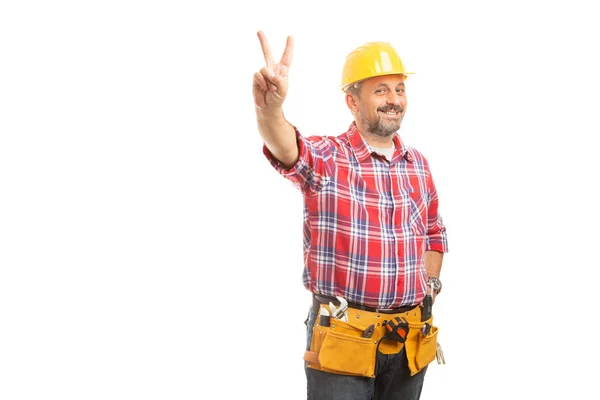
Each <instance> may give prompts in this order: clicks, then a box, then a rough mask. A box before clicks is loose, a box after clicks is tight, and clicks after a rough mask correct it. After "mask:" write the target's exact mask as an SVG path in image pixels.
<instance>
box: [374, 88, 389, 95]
mask: <svg viewBox="0 0 600 400" xmlns="http://www.w3.org/2000/svg"><path fill="white" fill-rule="evenodd" d="M386 91H387V90H386V89H375V94H384V93H385V92H386Z"/></svg>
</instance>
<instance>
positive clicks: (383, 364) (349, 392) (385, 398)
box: [304, 308, 427, 400]
mask: <svg viewBox="0 0 600 400" xmlns="http://www.w3.org/2000/svg"><path fill="white" fill-rule="evenodd" d="M316 318H317V310H313V309H312V308H311V310H310V312H309V314H308V318H307V320H306V321H305V323H306V328H307V334H306V337H307V343H306V350H309V349H310V341H311V338H312V329H313V325H314V324H315V320H316ZM304 369H305V371H306V383H307V398H308V400H418V399H419V398H420V397H421V390H422V388H423V380H424V378H425V372H426V371H427V368H425V369H423V370H422V371H420V372H419V373H418V374H416V375H414V376H410V370H409V369H408V362H407V360H406V353H405V351H404V348H402V350H401V351H400V353H398V354H381V353H379V352H378V353H377V369H376V371H375V374H376V377H375V378H366V377H360V376H348V375H338V374H331V373H328V372H323V371H318V370H315V369H312V368H308V367H306V363H305V367H304Z"/></svg>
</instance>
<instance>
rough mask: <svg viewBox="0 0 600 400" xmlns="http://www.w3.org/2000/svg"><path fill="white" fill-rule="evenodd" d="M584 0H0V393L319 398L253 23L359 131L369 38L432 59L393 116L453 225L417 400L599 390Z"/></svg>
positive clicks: (318, 120)
mask: <svg viewBox="0 0 600 400" xmlns="http://www.w3.org/2000/svg"><path fill="white" fill-rule="evenodd" d="M592 3H593V2H585V1H568V2H567V1H562V2H557V1H544V2H542V1H540V2H533V1H498V2H482V1H470V2H467V1H451V2H449V1H439V2H425V1H421V2H417V1H412V2H408V1H396V2H371V3H369V2H365V1H362V2H358V1H343V2H341V1H340V2H327V1H303V2H295V3H288V2H285V1H265V0H258V1H248V2H241V1H239V2H219V3H214V4H210V5H203V4H202V3H201V2H197V1H168V2H167V1H130V0H121V1H102V2H100V1H97V2H91V1H88V2H77V1H54V2H41V1H38V2H33V1H19V2H17V1H6V2H3V3H2V5H1V6H0V58H1V62H0V69H1V74H0V102H1V103H0V107H1V108H0V134H1V137H0V268H1V270H0V271H1V272H0V398H1V399H3V400H16V399H50V398H52V399H61V400H66V399H78V400H79V399H86V400H87V399H179V400H183V399H207V398H218V399H237V398H261V399H303V398H305V378H304V372H303V369H302V355H303V348H304V334H305V332H304V325H303V321H304V319H305V317H306V313H307V311H308V306H309V299H310V298H309V295H308V293H307V292H306V291H305V290H304V287H303V286H302V283H301V272H302V253H301V233H302V232H301V218H302V200H301V197H300V193H299V192H297V191H296V190H295V189H294V188H293V187H292V186H291V184H289V183H288V182H287V181H285V179H283V178H282V177H280V176H278V175H277V174H276V173H275V172H274V170H273V169H272V168H271V167H270V166H269V165H268V163H267V161H266V159H265V158H264V156H263V155H262V150H261V146H262V144H261V141H260V137H259V134H258V132H257V129H256V122H255V118H254V107H253V101H252V95H251V82H252V74H253V73H254V72H255V71H257V70H258V69H260V68H261V67H262V65H263V63H264V61H263V59H262V53H261V50H260V45H259V42H258V39H257V37H256V31H258V30H264V32H265V33H266V34H267V36H268V37H269V39H270V41H271V44H272V46H273V50H274V53H275V54H276V56H277V57H279V56H280V55H281V53H282V51H283V47H284V44H285V38H286V36H287V35H293V36H294V37H295V39H296V48H295V53H294V59H293V62H292V68H291V71H290V92H289V97H288V99H287V101H286V104H285V113H286V116H287V118H288V119H289V120H290V121H291V122H293V123H294V124H295V125H297V126H298V127H299V129H300V130H301V131H302V132H303V134H305V135H310V134H328V135H337V134H339V133H342V132H343V131H344V130H345V129H346V128H347V126H348V125H349V124H350V122H351V115H350V113H349V111H348V110H347V109H346V107H345V104H344V101H343V95H342V93H341V91H340V90H339V82H340V71H341V67H342V64H343V61H344V58H345V56H346V54H347V53H348V52H350V51H351V50H352V49H353V48H355V47H357V46H359V45H361V44H363V43H364V42H367V41H371V40H382V41H389V42H391V43H392V44H393V45H394V46H395V47H396V49H397V50H398V52H399V53H400V55H401V57H402V58H403V61H404V63H405V65H406V67H407V68H408V69H411V70H414V71H416V72H417V75H415V76H414V77H411V78H409V80H408V81H407V95H408V99H409V106H408V113H407V116H406V118H405V120H404V123H403V126H402V129H401V134H402V137H403V139H404V140H405V141H406V142H407V143H408V144H411V145H413V146H415V147H416V148H418V149H419V150H421V151H422V152H423V153H424V154H425V155H426V156H427V158H428V159H429V161H430V164H431V168H432V172H433V174H434V178H435V180H436V184H437V187H438V192H439V195H440V202H441V203H440V207H441V212H442V215H443V217H444V221H445V223H446V225H447V229H448V234H449V244H450V253H448V254H447V256H446V258H445V261H444V266H443V269H442V280H443V282H444V291H443V293H442V295H440V297H439V298H438V301H437V302H436V305H435V307H434V312H435V314H436V321H437V324H438V326H439V327H440V337H439V341H440V343H441V344H442V345H443V348H444V352H445V355H446V362H447V364H445V365H437V364H436V363H435V362H434V363H433V364H432V365H431V366H430V368H429V372H428V374H427V377H426V383H425V388H424V391H423V396H422V398H423V399H441V398H444V399H504V398H515V399H527V398H580V399H592V398H599V397H598V391H597V390H596V389H597V388H596V385H595V381H594V380H595V379H596V373H595V372H594V371H595V370H596V371H597V365H596V357H598V350H597V349H596V346H595V333H596V327H597V321H598V318H597V305H598V304H597V300H596V297H595V296H594V295H593V293H594V292H595V291H596V288H597V282H596V281H594V277H595V276H597V271H598V267H599V266H600V265H599V264H600V263H599V261H598V256H597V254H598V239H597V238H598V233H597V232H598V225H599V222H600V221H599V219H598V216H597V204H598V200H599V199H598V195H597V194H596V191H597V188H598V177H597V176H596V175H597V172H598V167H597V159H598V157H597V151H596V149H595V145H593V144H592V143H595V140H596V137H597V136H598V133H600V129H599V126H600V124H599V123H598V120H597V118H598V108H599V106H600V102H599V101H598V93H599V89H600V80H599V73H598V71H600V63H599V61H598V58H597V54H598V43H597V40H598V37H600V29H599V27H598V24H597V20H596V17H595V14H594V12H593V10H592V8H591V6H590V5H591V4H592ZM368 4H370V5H368ZM209 393H212V394H210V395H209Z"/></svg>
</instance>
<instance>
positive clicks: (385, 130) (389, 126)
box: [361, 105, 404, 138]
mask: <svg viewBox="0 0 600 400" xmlns="http://www.w3.org/2000/svg"><path fill="white" fill-rule="evenodd" d="M377 111H378V113H377V115H376V116H375V117H374V118H369V117H367V116H366V113H364V112H363V113H361V122H362V124H363V126H364V127H365V128H366V130H367V131H368V132H369V133H371V134H373V135H375V136H378V137H381V138H389V137H390V136H392V135H393V134H394V133H396V132H398V130H399V129H400V122H402V114H400V118H399V119H398V120H394V121H386V120H385V119H384V117H382V116H381V115H379V111H381V112H384V113H386V112H389V111H396V112H399V113H402V112H403V111H404V109H403V108H402V106H391V105H388V106H386V107H379V108H378V109H377Z"/></svg>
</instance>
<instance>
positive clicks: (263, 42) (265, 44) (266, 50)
mask: <svg viewBox="0 0 600 400" xmlns="http://www.w3.org/2000/svg"><path fill="white" fill-rule="evenodd" d="M258 40H260V47H262V51H263V55H264V56H265V62H266V63H267V67H272V66H273V65H274V64H275V60H273V54H272V53H271V46H269V41H268V40H267V36H266V35H265V34H264V33H263V32H262V31H258Z"/></svg>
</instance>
